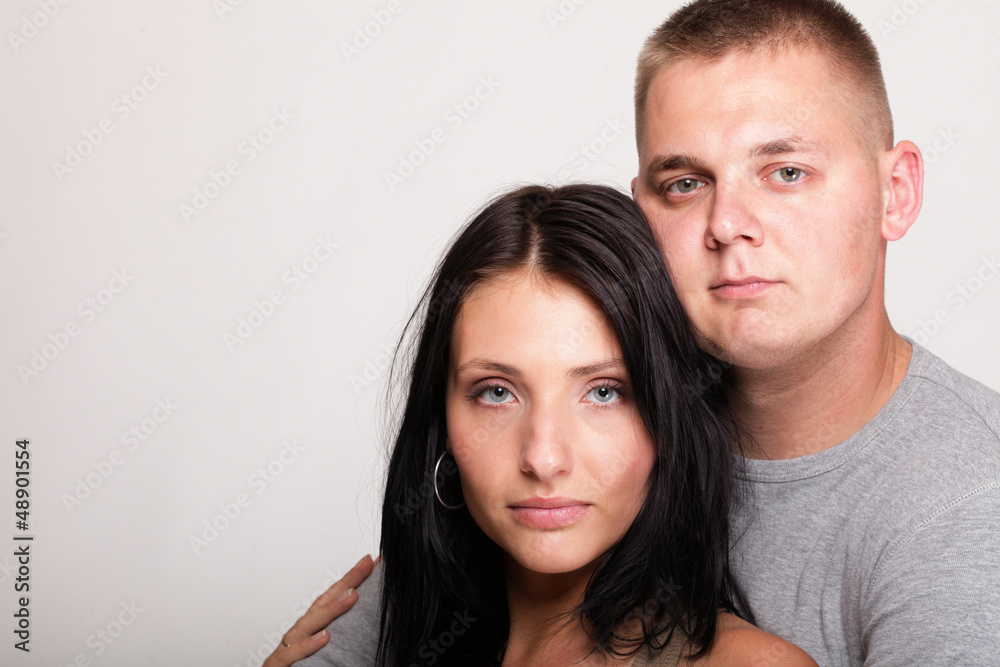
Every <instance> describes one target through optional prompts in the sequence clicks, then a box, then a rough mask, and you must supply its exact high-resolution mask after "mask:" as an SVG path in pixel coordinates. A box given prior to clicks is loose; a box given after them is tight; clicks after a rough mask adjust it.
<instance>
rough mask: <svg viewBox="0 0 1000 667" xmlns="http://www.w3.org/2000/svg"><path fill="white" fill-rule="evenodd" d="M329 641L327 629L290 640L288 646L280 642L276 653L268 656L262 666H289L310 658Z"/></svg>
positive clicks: (275, 650)
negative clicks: (298, 639)
mask: <svg viewBox="0 0 1000 667" xmlns="http://www.w3.org/2000/svg"><path fill="white" fill-rule="evenodd" d="M285 641H287V639H286V640H285ZM328 641H330V633H329V632H327V631H326V630H320V631H319V632H317V633H316V634H314V635H311V636H309V637H306V638H305V639H303V640H301V641H298V642H294V643H293V642H289V645H288V646H285V645H284V644H278V647H277V648H276V649H274V653H272V654H271V655H269V656H268V657H267V660H265V661H264V664H263V665H262V666H261V667H289V665H291V664H292V663H295V662H298V661H299V660H303V659H305V658H308V657H309V656H311V655H312V654H313V653H315V652H316V651H318V650H320V649H321V648H323V647H324V646H325V645H326V643H327V642H328Z"/></svg>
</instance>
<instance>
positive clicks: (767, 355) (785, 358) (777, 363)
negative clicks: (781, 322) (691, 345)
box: [698, 332, 801, 371]
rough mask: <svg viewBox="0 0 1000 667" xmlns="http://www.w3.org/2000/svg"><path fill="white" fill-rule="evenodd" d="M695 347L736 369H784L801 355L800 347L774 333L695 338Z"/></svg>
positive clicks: (701, 336) (700, 336)
mask: <svg viewBox="0 0 1000 667" xmlns="http://www.w3.org/2000/svg"><path fill="white" fill-rule="evenodd" d="M698 345H699V346H700V347H701V348H702V349H703V350H705V351H706V352H708V353H709V354H711V355H712V356H714V357H716V358H717V359H720V360H722V361H724V362H726V363H728V364H732V365H733V366H735V367H736V368H738V369H746V370H761V371H763V370H771V369H778V368H781V367H783V366H787V365H788V364H789V363H791V362H792V361H793V360H794V359H795V358H796V357H797V356H798V354H799V353H800V352H801V346H800V345H797V344H796V343H795V342H794V341H791V340H787V339H786V338H785V337H783V336H781V335H780V334H778V333H777V332H768V334H767V335H765V334H759V335H755V336H750V335H746V334H744V335H740V336H734V335H726V336H703V335H699V336H698Z"/></svg>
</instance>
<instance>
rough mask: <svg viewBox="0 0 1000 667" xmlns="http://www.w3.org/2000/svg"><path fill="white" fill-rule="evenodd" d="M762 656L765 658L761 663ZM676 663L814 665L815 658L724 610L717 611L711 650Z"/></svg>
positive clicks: (696, 666) (694, 666) (698, 666)
mask: <svg viewBox="0 0 1000 667" xmlns="http://www.w3.org/2000/svg"><path fill="white" fill-rule="evenodd" d="M762 658H769V659H768V660H766V661H763V662H762V661H761V659H762ZM680 664H681V665H684V666H686V667H744V666H746V667H750V666H751V665H754V666H756V665H769V666H770V665H775V666H776V667H777V666H780V667H816V661H815V660H813V659H812V658H810V657H809V654H808V653H806V652H805V651H803V650H802V649H800V648H799V647H798V646H796V645H795V644H792V643H791V642H788V641H785V640H784V639H782V638H781V637H777V636H775V635H772V634H770V633H767V632H764V631H763V630H761V629H760V628H757V627H754V626H753V625H751V624H749V623H747V622H746V621H744V620H743V619H742V618H739V617H737V616H734V615H733V614H730V613H728V612H719V624H718V629H717V630H716V633H715V641H714V642H713V643H712V648H711V650H709V652H708V653H707V654H706V655H704V656H702V657H701V658H699V659H698V660H694V661H689V660H682V661H681V662H680Z"/></svg>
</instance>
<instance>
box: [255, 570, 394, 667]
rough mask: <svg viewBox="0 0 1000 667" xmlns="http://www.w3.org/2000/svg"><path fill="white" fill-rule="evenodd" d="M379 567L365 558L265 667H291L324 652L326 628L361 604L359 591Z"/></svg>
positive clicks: (313, 607)
mask: <svg viewBox="0 0 1000 667" xmlns="http://www.w3.org/2000/svg"><path fill="white" fill-rule="evenodd" d="M374 567H375V563H374V562H373V561H372V558H371V556H365V557H364V558H362V559H361V560H360V561H358V563H357V565H355V566H354V567H353V568H351V570H350V572H348V573H347V574H345V575H344V576H343V578H341V579H340V580H339V581H338V582H337V583H335V584H334V585H333V586H330V588H328V589H327V590H326V591H324V592H323V594H322V595H320V596H319V597H318V598H316V600H315V601H314V602H313V603H312V605H311V606H310V607H309V610H308V611H306V613H305V614H304V615H303V616H302V618H300V619H299V620H297V621H296V622H295V625H293V626H292V627H291V628H289V629H288V632H286V633H285V635H284V637H282V643H281V644H279V645H278V646H277V648H275V649H274V652H273V653H271V655H270V656H268V658H267V660H265V661H264V665H263V667H288V666H289V665H291V664H292V663H293V662H296V661H297V660H302V659H303V658H307V657H309V656H310V655H312V654H313V653H315V652H316V651H318V650H320V649H321V648H323V646H325V645H326V643H327V642H328V641H329V640H330V635H329V633H327V632H326V631H324V628H325V627H326V626H328V625H329V624H330V623H331V622H333V620H334V619H336V618H339V617H340V616H341V615H342V614H343V613H344V612H346V611H347V610H348V609H350V608H351V607H353V606H354V603H355V602H357V601H358V594H357V593H356V592H355V590H354V589H355V588H357V587H358V586H360V585H361V582H363V581H364V580H365V579H367V578H368V575H370V574H371V573H372V569H374Z"/></svg>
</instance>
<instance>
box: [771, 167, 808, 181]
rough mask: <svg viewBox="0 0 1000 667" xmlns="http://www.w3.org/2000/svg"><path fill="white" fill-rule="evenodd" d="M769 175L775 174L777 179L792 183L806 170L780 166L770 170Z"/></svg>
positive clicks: (803, 174) (804, 173)
mask: <svg viewBox="0 0 1000 667" xmlns="http://www.w3.org/2000/svg"><path fill="white" fill-rule="evenodd" d="M771 175H772V176H777V177H778V179H779V180H781V181H782V182H784V183H794V182H795V181H797V180H799V179H801V178H802V177H803V176H805V175H806V172H804V171H802V170H801V169H799V168H798V167H782V168H781V169H775V170H774V171H772V172H771Z"/></svg>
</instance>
